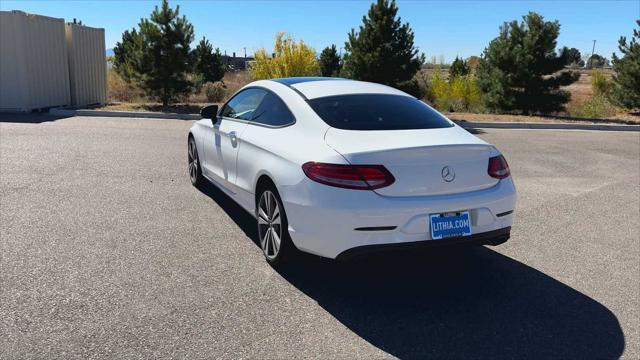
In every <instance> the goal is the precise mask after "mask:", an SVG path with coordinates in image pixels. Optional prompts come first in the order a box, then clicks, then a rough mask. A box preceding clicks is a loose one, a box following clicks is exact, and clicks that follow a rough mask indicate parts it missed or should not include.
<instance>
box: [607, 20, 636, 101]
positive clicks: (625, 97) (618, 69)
mask: <svg viewBox="0 0 640 360" xmlns="http://www.w3.org/2000/svg"><path fill="white" fill-rule="evenodd" d="M636 23H637V25H638V29H633V38H632V39H631V41H629V43H628V44H627V38H626V37H624V36H622V37H620V40H618V49H620V52H621V53H622V58H618V57H617V56H616V54H613V70H615V75H614V77H613V91H612V95H611V97H612V100H613V101H614V102H615V103H617V104H619V105H620V106H623V107H626V108H628V109H634V108H635V109H638V108H640V20H636Z"/></svg>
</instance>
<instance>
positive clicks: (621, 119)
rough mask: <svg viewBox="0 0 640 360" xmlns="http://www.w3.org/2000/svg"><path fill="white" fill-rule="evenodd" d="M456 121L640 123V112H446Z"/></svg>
mask: <svg viewBox="0 0 640 360" xmlns="http://www.w3.org/2000/svg"><path fill="white" fill-rule="evenodd" d="M445 115H446V116H447V117H448V118H449V119H451V120H455V121H477V122H536V123H583V124H633V125H638V124H640V114H636V115H634V114H632V113H627V114H618V115H616V116H614V117H610V118H602V119H584V118H577V117H570V116H527V115H509V114H474V113H459V112H456V113H445Z"/></svg>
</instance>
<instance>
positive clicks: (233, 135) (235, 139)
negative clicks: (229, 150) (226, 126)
mask: <svg viewBox="0 0 640 360" xmlns="http://www.w3.org/2000/svg"><path fill="white" fill-rule="evenodd" d="M229 139H230V140H231V146H233V147H236V146H238V136H237V134H236V132H235V131H231V132H229Z"/></svg>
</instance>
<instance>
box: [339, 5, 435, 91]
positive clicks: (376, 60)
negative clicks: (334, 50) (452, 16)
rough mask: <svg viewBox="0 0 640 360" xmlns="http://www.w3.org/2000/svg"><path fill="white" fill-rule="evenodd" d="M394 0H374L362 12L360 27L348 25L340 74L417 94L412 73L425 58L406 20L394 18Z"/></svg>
mask: <svg viewBox="0 0 640 360" xmlns="http://www.w3.org/2000/svg"><path fill="white" fill-rule="evenodd" d="M397 13H398V7H397V6H396V2H395V0H392V1H391V2H389V1H388V0H378V1H377V2H376V3H375V4H372V5H371V8H370V9H369V12H368V16H363V18H362V25H361V26H360V31H359V32H357V33H356V32H355V30H354V29H351V32H350V33H349V40H348V41H347V42H346V43H345V50H346V51H347V53H346V54H345V56H344V65H343V68H342V75H343V76H346V77H349V78H352V79H356V80H364V81H372V82H377V83H381V84H385V85H389V86H393V87H396V88H399V89H401V90H404V91H406V92H409V93H411V94H413V95H419V94H418V93H419V87H418V85H417V82H416V81H415V80H414V75H415V74H416V73H417V72H418V70H420V67H421V66H422V64H423V63H424V61H425V58H424V55H419V54H418V49H416V48H415V47H414V43H413V38H414V34H413V31H412V30H411V28H410V27H409V24H408V23H405V24H402V23H401V21H400V18H396V15H397Z"/></svg>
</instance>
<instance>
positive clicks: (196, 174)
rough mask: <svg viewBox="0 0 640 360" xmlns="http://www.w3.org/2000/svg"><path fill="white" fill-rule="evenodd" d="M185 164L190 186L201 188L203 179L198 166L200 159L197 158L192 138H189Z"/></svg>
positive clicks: (196, 150)
mask: <svg viewBox="0 0 640 360" xmlns="http://www.w3.org/2000/svg"><path fill="white" fill-rule="evenodd" d="M187 162H188V166H189V167H188V170H189V179H191V185H193V186H195V187H200V186H202V185H203V184H204V177H203V176H202V166H201V165H200V158H199V157H198V148H197V147H196V141H195V139H194V138H193V136H189V141H188V145H187Z"/></svg>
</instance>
